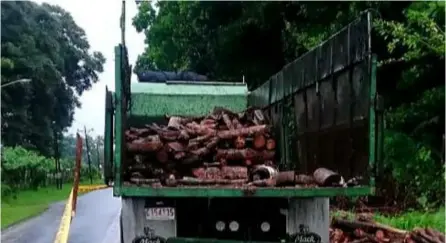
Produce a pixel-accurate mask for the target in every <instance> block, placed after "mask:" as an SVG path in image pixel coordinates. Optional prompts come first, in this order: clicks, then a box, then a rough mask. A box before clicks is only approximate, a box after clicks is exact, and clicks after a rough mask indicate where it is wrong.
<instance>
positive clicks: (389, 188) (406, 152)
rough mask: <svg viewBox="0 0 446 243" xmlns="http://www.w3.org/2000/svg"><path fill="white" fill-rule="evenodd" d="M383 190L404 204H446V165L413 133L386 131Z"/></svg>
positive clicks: (423, 206)
mask: <svg viewBox="0 0 446 243" xmlns="http://www.w3.org/2000/svg"><path fill="white" fill-rule="evenodd" d="M383 162H384V163H383V165H382V171H380V172H379V175H378V176H379V177H380V178H381V183H380V184H381V188H380V190H382V193H383V194H384V195H385V196H386V197H392V199H393V200H394V201H396V202H398V204H399V205H400V206H402V207H422V208H424V209H427V208H431V207H436V206H439V205H441V204H444V193H445V187H444V185H445V177H444V170H445V165H444V164H443V163H442V162H441V159H440V158H439V157H438V156H436V155H435V154H434V153H433V152H432V151H431V149H430V148H429V147H427V146H426V145H423V144H421V143H419V142H417V141H415V140H414V139H412V138H411V137H410V136H408V135H406V134H404V133H399V132H393V131H386V135H385V142H384V161H383Z"/></svg>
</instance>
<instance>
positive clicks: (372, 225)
mask: <svg viewBox="0 0 446 243" xmlns="http://www.w3.org/2000/svg"><path fill="white" fill-rule="evenodd" d="M333 224H334V225H340V226H345V227H348V228H351V229H372V230H373V231H376V230H378V229H381V230H384V231H387V232H391V233H394V234H400V235H405V234H407V233H408V232H407V231H406V230H401V229H397V228H394V227H391V226H388V225H384V224H380V223H377V222H362V221H357V220H345V219H339V218H334V219H333Z"/></svg>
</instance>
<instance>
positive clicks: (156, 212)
mask: <svg viewBox="0 0 446 243" xmlns="http://www.w3.org/2000/svg"><path fill="white" fill-rule="evenodd" d="M146 213H147V215H146V217H147V219H148V220H174V219H175V208H167V207H159V208H147V209H146Z"/></svg>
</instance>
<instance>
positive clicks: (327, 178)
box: [313, 168, 342, 186]
mask: <svg viewBox="0 0 446 243" xmlns="http://www.w3.org/2000/svg"><path fill="white" fill-rule="evenodd" d="M313 177H314V180H315V181H316V183H317V184H318V185H320V186H338V185H339V183H340V182H341V179H342V177H341V176H340V175H339V174H338V173H336V172H334V171H332V170H329V169H327V168H319V169H317V170H315V171H314V173H313Z"/></svg>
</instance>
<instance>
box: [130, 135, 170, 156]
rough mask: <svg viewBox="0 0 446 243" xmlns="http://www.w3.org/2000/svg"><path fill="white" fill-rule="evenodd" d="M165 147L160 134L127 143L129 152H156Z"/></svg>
mask: <svg viewBox="0 0 446 243" xmlns="http://www.w3.org/2000/svg"><path fill="white" fill-rule="evenodd" d="M162 147H163V143H162V142H161V140H160V138H159V136H158V135H152V136H149V137H147V138H140V139H137V140H134V141H133V142H131V143H127V149H128V151H129V152H142V153H144V152H154V151H157V150H159V149H161V148H162Z"/></svg>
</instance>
